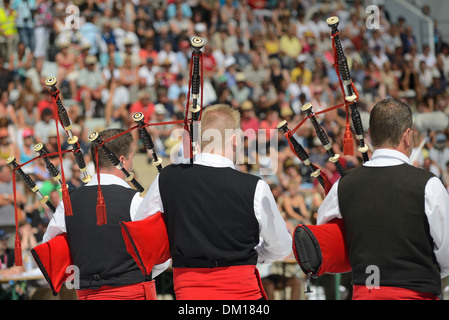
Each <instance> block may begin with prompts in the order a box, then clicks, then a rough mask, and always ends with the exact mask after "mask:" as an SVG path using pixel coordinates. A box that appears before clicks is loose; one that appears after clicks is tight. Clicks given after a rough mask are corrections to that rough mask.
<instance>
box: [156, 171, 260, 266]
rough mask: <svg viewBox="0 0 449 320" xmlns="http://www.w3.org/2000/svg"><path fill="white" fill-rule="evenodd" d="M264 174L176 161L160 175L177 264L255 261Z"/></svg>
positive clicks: (171, 245)
mask: <svg viewBox="0 0 449 320" xmlns="http://www.w3.org/2000/svg"><path fill="white" fill-rule="evenodd" d="M258 181H259V178H258V177H256V176H253V175H249V174H245V173H241V172H239V171H237V170H234V169H232V168H213V167H208V166H203V165H196V164H195V165H170V166H167V167H165V168H164V170H162V172H161V174H160V176H159V189H160V194H161V198H162V204H163V209H164V213H165V217H166V224H167V231H168V237H169V241H170V253H171V256H172V264H173V267H175V268H181V267H188V268H189V267H190V268H207V267H209V268H211V267H222V266H233V265H255V264H256V263H257V252H256V251H255V250H254V247H255V246H256V245H257V244H258V242H259V224H258V222H257V219H256V217H255V215H254V193H255V190H256V185H257V182H258Z"/></svg>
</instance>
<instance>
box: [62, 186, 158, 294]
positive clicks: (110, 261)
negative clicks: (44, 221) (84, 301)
mask: <svg viewBox="0 0 449 320" xmlns="http://www.w3.org/2000/svg"><path fill="white" fill-rule="evenodd" d="M97 190H98V186H84V187H81V188H79V189H76V190H74V191H72V192H71V193H70V199H71V202H72V210H73V215H72V216H66V217H65V220H66V226H67V236H68V240H69V245H70V253H71V255H72V258H73V263H74V265H76V266H77V267H78V268H79V270H80V289H96V288H99V287H101V286H123V285H130V284H135V283H139V282H143V281H146V280H148V279H145V277H144V275H143V273H142V271H140V269H139V267H138V266H137V264H136V262H135V261H134V259H133V258H132V256H131V255H130V254H129V253H128V252H127V250H126V245H125V242H124V240H123V236H122V232H121V227H120V222H121V221H130V220H131V217H130V206H131V201H132V199H133V197H134V195H135V194H136V191H135V190H133V189H131V188H125V187H123V186H119V185H105V186H101V190H102V191H103V196H104V199H105V203H106V214H107V217H108V220H107V221H108V222H107V224H105V225H101V226H98V225H97V217H96V203H97ZM149 280H151V279H149Z"/></svg>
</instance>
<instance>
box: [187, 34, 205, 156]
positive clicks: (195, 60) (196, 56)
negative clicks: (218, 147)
mask: <svg viewBox="0 0 449 320" xmlns="http://www.w3.org/2000/svg"><path fill="white" fill-rule="evenodd" d="M190 44H191V45H192V48H193V51H192V65H193V71H192V78H191V94H192V108H191V109H190V111H191V112H192V118H191V122H190V145H191V147H190V163H193V158H194V155H195V154H196V152H197V147H196V146H197V143H198V121H199V118H200V113H201V109H202V106H201V105H199V104H198V99H199V98H200V86H201V72H200V71H201V68H202V66H201V67H200V59H201V56H202V52H201V49H202V48H203V46H204V39H202V38H200V37H193V38H192V40H191V41H190ZM201 90H202V88H201ZM201 94H202V92H201ZM188 107H189V106H188Z"/></svg>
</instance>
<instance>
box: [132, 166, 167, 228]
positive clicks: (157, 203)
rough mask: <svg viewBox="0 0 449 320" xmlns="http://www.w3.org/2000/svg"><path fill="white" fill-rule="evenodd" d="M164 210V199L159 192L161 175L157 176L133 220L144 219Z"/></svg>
mask: <svg viewBox="0 0 449 320" xmlns="http://www.w3.org/2000/svg"><path fill="white" fill-rule="evenodd" d="M158 212H164V211H163V206H162V199H161V195H160V193H159V175H157V176H156V178H155V179H154V181H153V183H152V184H151V186H150V188H149V189H148V192H147V194H146V195H145V197H144V198H143V200H142V203H141V204H140V206H139V208H138V209H137V212H136V214H135V215H134V218H133V217H131V219H132V220H134V221H136V220H143V219H145V218H147V217H149V216H151V215H153V214H155V213H158Z"/></svg>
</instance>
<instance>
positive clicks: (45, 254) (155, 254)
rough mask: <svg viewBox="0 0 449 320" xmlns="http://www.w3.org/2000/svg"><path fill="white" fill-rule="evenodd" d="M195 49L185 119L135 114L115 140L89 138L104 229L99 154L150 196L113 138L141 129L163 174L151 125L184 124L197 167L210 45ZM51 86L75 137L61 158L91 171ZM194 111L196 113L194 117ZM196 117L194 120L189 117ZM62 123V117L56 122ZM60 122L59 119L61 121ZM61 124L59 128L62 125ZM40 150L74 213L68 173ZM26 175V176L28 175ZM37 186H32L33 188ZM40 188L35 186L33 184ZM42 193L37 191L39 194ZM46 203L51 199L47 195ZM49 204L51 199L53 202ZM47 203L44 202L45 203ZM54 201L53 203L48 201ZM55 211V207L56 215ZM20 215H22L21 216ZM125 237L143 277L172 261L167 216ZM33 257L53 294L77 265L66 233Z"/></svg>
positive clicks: (198, 42) (135, 224)
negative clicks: (67, 156) (154, 119)
mask: <svg viewBox="0 0 449 320" xmlns="http://www.w3.org/2000/svg"><path fill="white" fill-rule="evenodd" d="M191 45H192V48H193V51H192V59H191V63H190V82H189V93H190V92H191V93H192V98H193V106H194V107H192V108H191V109H190V94H189V97H188V99H187V104H186V112H185V119H184V120H176V121H167V122H159V123H148V122H147V123H146V122H145V119H144V115H143V113H141V112H138V113H135V114H133V116H132V119H133V121H134V122H135V124H136V125H135V126H132V127H130V128H129V129H128V130H125V131H123V132H121V133H119V134H117V135H115V136H112V137H110V138H108V139H105V140H101V139H100V138H99V133H98V132H96V131H94V132H92V133H91V134H90V135H89V141H90V142H91V143H92V144H93V145H94V146H95V148H94V150H95V155H92V156H93V157H94V158H95V160H96V163H97V168H96V169H97V172H96V173H97V175H96V176H97V179H98V192H97V205H96V213H97V225H98V226H102V225H104V224H107V214H106V205H105V202H104V198H103V194H102V191H101V181H100V172H99V166H98V152H103V153H104V155H105V157H106V158H107V159H108V161H109V162H110V163H112V164H113V165H114V167H115V168H117V169H119V170H121V171H122V172H123V174H124V175H125V181H127V182H128V183H129V184H130V186H131V187H133V188H134V189H135V190H136V191H138V192H139V195H140V196H141V197H144V196H145V194H146V192H147V189H145V188H144V187H143V186H142V185H141V184H140V183H139V182H138V181H137V179H136V178H135V176H134V173H133V172H128V171H127V170H126V169H125V168H124V165H123V163H122V162H121V161H120V159H119V158H118V157H117V155H115V154H114V153H113V152H111V150H110V149H109V148H108V146H107V143H108V142H109V141H111V140H113V139H116V138H118V137H119V136H121V135H123V134H126V133H128V132H130V131H132V130H138V131H139V133H140V137H141V138H142V140H143V142H144V145H145V147H146V148H147V150H148V151H149V153H150V154H151V157H152V159H153V161H152V164H153V165H154V166H155V167H156V168H157V170H158V172H159V173H160V172H161V171H162V169H163V168H162V158H160V157H159V156H158V155H157V153H156V150H155V145H154V142H153V139H152V137H151V135H150V134H149V132H148V130H147V129H146V127H148V126H158V125H168V124H178V123H183V124H184V128H185V132H187V133H188V137H187V138H186V137H183V145H184V155H187V156H186V157H190V159H191V163H193V158H194V154H195V150H196V145H197V141H198V123H199V121H200V120H201V112H202V81H201V79H202V64H201V65H200V62H201V57H202V52H201V49H202V47H203V45H204V40H203V39H202V38H200V37H193V38H192V40H191ZM45 83H46V84H47V86H48V88H49V90H50V93H51V96H52V100H53V102H54V108H55V110H57V111H58V112H57V113H56V112H55V114H56V116H58V119H59V121H60V122H61V123H62V126H63V128H64V129H65V130H66V132H67V134H68V135H69V138H68V143H69V144H70V145H72V149H71V150H66V151H62V150H61V147H60V142H59V133H58V132H57V134H58V151H59V152H58V153H59V156H60V158H62V153H64V152H72V153H74V155H75V160H76V161H77V163H78V165H79V167H80V169H81V168H85V164H84V158H83V156H82V153H81V150H80V148H79V144H78V139H77V137H75V136H73V134H72V132H71V123H70V119H69V117H68V116H67V112H66V111H65V108H64V105H63V103H62V101H61V99H60V98H59V90H58V89H57V88H56V79H55V78H53V77H51V78H47V80H46V81H45ZM189 111H190V113H189ZM189 116H190V118H189ZM55 120H56V119H55ZM56 122H58V121H56ZM56 125H57V124H56ZM35 151H36V152H39V157H37V158H43V159H44V161H45V163H46V167H47V169H48V170H49V172H50V175H51V176H52V178H53V179H55V181H58V183H59V185H60V187H61V188H62V191H63V201H64V208H65V214H66V215H69V214H73V213H72V212H71V205H70V197H69V194H68V192H67V196H66V197H65V198H64V194H65V193H64V188H65V189H66V188H67V187H66V184H65V178H64V173H63V169H62V167H61V174H59V173H58V172H57V169H56V168H55V167H54V165H52V163H51V162H50V160H49V159H48V156H50V155H53V154H48V153H46V152H45V148H44V146H41V145H38V146H35ZM19 169H20V166H17V169H15V170H18V172H19V174H20V175H21V176H23V175H24V173H23V171H22V170H19ZM83 172H84V179H83V182H85V183H86V182H88V181H89V180H90V179H91V177H90V176H88V175H87V173H86V172H85V170H84V171H83ZM23 177H25V176H23ZM24 179H26V181H31V178H29V177H28V178H24ZM29 186H30V188H31V186H32V185H31V183H30V184H29ZM33 188H34V186H33ZM36 192H37V191H36ZM42 198H43V199H45V197H42ZM47 200H48V199H47ZM42 201H44V200H42ZM47 202H48V201H47ZM54 211H55V209H54V207H53V212H54ZM16 215H17V214H16ZM120 225H121V231H122V236H123V239H124V242H125V245H126V248H127V251H128V252H129V253H130V255H131V256H132V257H133V258H134V260H135V261H136V263H137V265H138V267H139V268H140V269H141V271H142V273H143V274H144V276H145V277H147V276H148V275H149V274H151V270H152V268H153V267H154V265H155V264H160V263H163V262H165V261H167V260H168V259H169V258H170V252H169V246H168V235H167V231H166V228H165V221H164V216H163V215H162V213H161V212H158V213H156V214H154V215H152V216H149V217H147V218H146V219H144V220H140V221H128V222H126V221H122V222H120ZM16 237H17V239H18V240H17V241H18V242H19V245H20V239H19V237H18V234H17V236H16ZM16 249H17V250H16V253H17V254H19V253H20V255H21V250H20V247H19V246H18V247H17V248H16ZM31 253H32V255H33V257H34V259H35V261H36V263H37V265H38V267H39V268H40V269H41V271H42V273H43V274H44V277H45V279H46V280H47V282H48V283H49V285H50V287H51V289H52V290H53V293H54V294H55V295H56V294H57V293H58V292H59V290H60V288H61V286H62V283H63V282H64V281H66V279H67V278H68V276H69V274H68V273H67V272H66V269H67V267H68V266H70V265H71V263H72V259H71V256H70V250H69V244H68V237H67V234H66V233H62V234H59V235H58V236H56V237H54V238H53V239H51V240H50V241H48V242H45V243H42V244H40V245H38V246H36V247H34V248H33V249H32V250H31ZM16 262H18V263H20V264H18V263H16V264H17V265H21V263H22V261H21V258H20V260H19V259H17V260H16Z"/></svg>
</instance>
